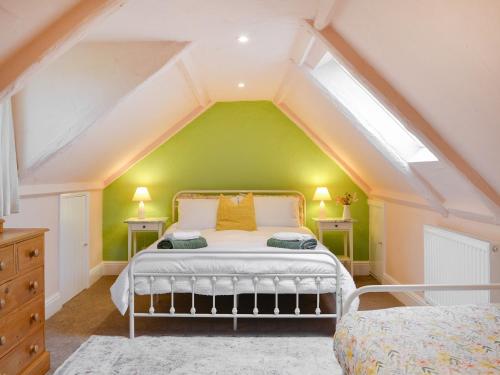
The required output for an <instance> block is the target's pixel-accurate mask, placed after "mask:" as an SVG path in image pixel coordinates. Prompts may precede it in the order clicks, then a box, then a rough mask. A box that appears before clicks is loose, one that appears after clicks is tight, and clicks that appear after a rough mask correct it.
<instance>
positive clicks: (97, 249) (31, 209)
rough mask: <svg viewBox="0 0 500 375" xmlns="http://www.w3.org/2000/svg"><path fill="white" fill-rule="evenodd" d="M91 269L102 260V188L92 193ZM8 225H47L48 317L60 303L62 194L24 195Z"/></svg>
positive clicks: (46, 283) (29, 226) (34, 226)
mask: <svg viewBox="0 0 500 375" xmlns="http://www.w3.org/2000/svg"><path fill="white" fill-rule="evenodd" d="M89 201H90V202H89V203H90V210H89V211H90V226H89V228H90V233H89V234H90V236H89V237H90V238H89V240H90V246H89V251H90V254H89V259H90V262H89V263H90V264H89V269H90V268H91V267H94V266H95V265H97V264H100V262H101V261H102V235H101V233H102V191H101V190H95V191H91V192H90V199H89ZM5 227H6V228H47V229H49V231H48V232H47V233H46V234H45V302H46V314H47V317H49V316H50V315H52V314H53V313H55V312H56V311H57V310H58V309H59V308H60V307H61V305H60V302H59V299H60V298H59V297H60V296H59V194H50V195H43V196H35V197H21V201H20V213H18V214H14V215H11V216H8V217H7V218H6V222H5Z"/></svg>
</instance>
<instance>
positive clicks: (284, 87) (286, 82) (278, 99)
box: [273, 61, 295, 104]
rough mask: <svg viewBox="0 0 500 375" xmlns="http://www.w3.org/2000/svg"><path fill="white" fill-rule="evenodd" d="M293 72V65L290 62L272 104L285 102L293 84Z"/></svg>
mask: <svg viewBox="0 0 500 375" xmlns="http://www.w3.org/2000/svg"><path fill="white" fill-rule="evenodd" d="M293 72H294V63H293V62H291V61H290V62H289V63H288V66H287V68H286V71H285V75H284V76H283V79H282V80H281V83H280V85H279V87H278V90H277V91H276V95H275V96H274V99H273V102H274V103H276V104H281V103H282V102H283V101H284V100H285V98H286V96H287V95H288V93H289V91H290V88H291V87H292V85H293V82H294V77H295V75H294V74H293Z"/></svg>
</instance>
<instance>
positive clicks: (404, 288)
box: [343, 284, 500, 311]
mask: <svg viewBox="0 0 500 375" xmlns="http://www.w3.org/2000/svg"><path fill="white" fill-rule="evenodd" d="M494 289H500V284H409V285H368V286H363V287H361V288H358V289H356V290H355V291H354V292H352V293H351V294H349V296H348V297H347V298H346V300H345V302H344V306H343V311H349V308H350V307H351V304H352V303H353V302H354V300H355V299H356V298H358V297H359V296H360V295H362V294H365V293H380V292H388V293H405V292H424V291H426V290H439V291H446V290H494Z"/></svg>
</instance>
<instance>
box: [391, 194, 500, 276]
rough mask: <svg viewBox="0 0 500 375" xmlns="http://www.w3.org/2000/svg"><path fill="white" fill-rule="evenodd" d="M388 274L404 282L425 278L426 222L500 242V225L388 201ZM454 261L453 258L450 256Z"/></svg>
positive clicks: (499, 243) (495, 242)
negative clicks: (424, 233)
mask: <svg viewBox="0 0 500 375" xmlns="http://www.w3.org/2000/svg"><path fill="white" fill-rule="evenodd" d="M385 215H386V233H387V237H386V266H385V267H386V271H385V272H386V274H387V275H388V276H389V277H391V278H392V279H394V280H396V281H398V282H399V283H402V284H414V283H423V282H424V237H423V226H424V225H425V224H429V225H434V226H440V227H444V228H448V229H451V230H454V231H458V232H462V233H466V234H470V235H472V236H474V237H478V238H481V239H483V240H487V241H490V242H492V243H494V244H498V245H500V226H499V225H493V224H483V223H479V222H475V221H469V220H464V219H460V218H456V217H453V216H450V217H447V218H445V217H443V216H441V215H440V214H437V213H435V212H433V211H429V210H426V209H421V208H413V207H409V206H404V205H399V204H394V203H390V202H386V205H385ZM450 261H452V259H450Z"/></svg>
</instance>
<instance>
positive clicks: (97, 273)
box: [88, 262, 104, 287]
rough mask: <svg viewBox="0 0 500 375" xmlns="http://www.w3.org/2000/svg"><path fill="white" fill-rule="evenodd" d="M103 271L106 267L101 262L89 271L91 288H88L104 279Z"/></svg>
mask: <svg viewBox="0 0 500 375" xmlns="http://www.w3.org/2000/svg"><path fill="white" fill-rule="evenodd" d="M103 269H104V265H103V263H102V262H101V263H99V264H98V265H97V266H95V267H94V268H92V269H91V270H90V271H89V286H88V287H91V286H92V285H93V284H94V283H95V282H96V281H97V280H99V279H100V278H101V277H102V275H103V274H104V272H103Z"/></svg>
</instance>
